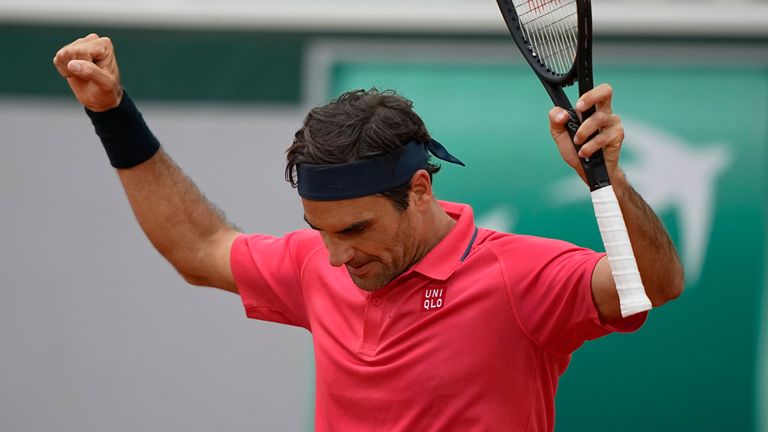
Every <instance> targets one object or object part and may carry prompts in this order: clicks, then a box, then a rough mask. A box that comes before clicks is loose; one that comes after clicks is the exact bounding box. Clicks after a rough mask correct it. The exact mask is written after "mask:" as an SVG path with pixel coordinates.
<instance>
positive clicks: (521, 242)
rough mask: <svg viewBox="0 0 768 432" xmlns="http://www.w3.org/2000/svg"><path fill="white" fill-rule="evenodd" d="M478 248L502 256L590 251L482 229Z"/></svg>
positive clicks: (572, 245)
mask: <svg viewBox="0 0 768 432" xmlns="http://www.w3.org/2000/svg"><path fill="white" fill-rule="evenodd" d="M477 237H478V239H477V241H478V246H481V247H484V248H487V249H489V250H491V251H493V252H494V253H497V254H502V255H510V254H512V255H514V254H520V253H524V254H540V253H543V254H552V253H555V254H556V253H561V252H564V251H570V250H589V249H585V248H582V247H580V246H577V245H574V244H573V243H569V242H567V241H563V240H557V239H551V238H546V237H537V236H532V235H523V234H509V233H504V232H499V231H493V230H489V229H484V228H480V229H479V230H478V235H477Z"/></svg>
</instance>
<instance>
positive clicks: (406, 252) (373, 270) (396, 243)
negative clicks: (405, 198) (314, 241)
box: [302, 196, 419, 291]
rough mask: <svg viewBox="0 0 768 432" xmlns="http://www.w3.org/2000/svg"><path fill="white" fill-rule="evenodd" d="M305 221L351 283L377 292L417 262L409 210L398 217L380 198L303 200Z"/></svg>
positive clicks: (392, 208) (412, 223) (416, 245)
mask: <svg viewBox="0 0 768 432" xmlns="http://www.w3.org/2000/svg"><path fill="white" fill-rule="evenodd" d="M302 204H303V206H304V219H305V220H306V221H307V223H308V224H309V226H310V227H311V228H313V229H315V230H317V231H319V232H320V235H321V236H322V238H323V242H325V247H326V248H327V249H328V254H329V257H330V263H331V265H333V266H335V267H340V266H345V267H346V269H347V271H348V272H349V276H350V277H351V278H352V281H353V282H354V283H355V285H357V286H358V287H360V288H362V289H364V290H366V291H375V290H377V289H379V288H381V287H382V286H384V285H386V284H387V283H388V282H390V281H391V280H392V279H394V278H395V277H397V276H398V275H400V274H401V273H403V272H404V271H405V270H406V269H407V268H408V267H410V266H411V265H412V264H413V263H414V262H415V261H416V259H417V257H418V250H419V248H418V244H419V241H418V238H419V236H418V233H417V232H414V220H413V217H414V214H413V212H412V211H411V209H412V207H409V208H408V210H406V211H405V212H400V211H398V210H397V209H396V208H395V207H394V205H393V204H392V202H391V201H389V200H388V199H387V198H384V197H381V196H366V197H362V198H355V199H349V200H340V201H312V200H306V199H302Z"/></svg>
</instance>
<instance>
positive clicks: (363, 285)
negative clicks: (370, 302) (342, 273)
mask: <svg viewBox="0 0 768 432" xmlns="http://www.w3.org/2000/svg"><path fill="white" fill-rule="evenodd" d="M350 277H351V278H352V282H354V283H355V285H357V287H358V288H360V289H361V290H363V291H376V290H378V289H381V288H382V287H383V286H384V285H386V284H387V283H388V282H389V281H385V282H383V283H382V282H381V281H379V280H378V279H377V278H359V277H355V276H350Z"/></svg>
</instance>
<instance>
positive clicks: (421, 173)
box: [410, 169, 433, 205]
mask: <svg viewBox="0 0 768 432" xmlns="http://www.w3.org/2000/svg"><path fill="white" fill-rule="evenodd" d="M432 198H433V195H432V180H430V178H429V173H428V172H427V171H426V170H423V169H421V170H418V171H416V172H415V173H414V174H413V177H411V190H410V199H411V204H414V205H424V204H426V203H429V202H431V200H432Z"/></svg>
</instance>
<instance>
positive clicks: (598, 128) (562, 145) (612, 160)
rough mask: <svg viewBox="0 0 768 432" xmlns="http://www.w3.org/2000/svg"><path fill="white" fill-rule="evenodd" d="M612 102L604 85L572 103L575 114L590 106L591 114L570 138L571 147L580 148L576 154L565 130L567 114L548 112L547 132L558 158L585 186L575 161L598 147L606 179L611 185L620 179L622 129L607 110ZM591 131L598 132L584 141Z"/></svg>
mask: <svg viewBox="0 0 768 432" xmlns="http://www.w3.org/2000/svg"><path fill="white" fill-rule="evenodd" d="M612 99H613V89H612V88H611V86H609V85H608V84H601V85H599V86H597V87H595V88H594V89H592V90H590V91H588V92H586V93H584V94H583V95H582V96H581V97H580V98H579V101H578V102H577V104H576V110H577V112H579V113H581V112H584V111H586V110H588V109H589V108H590V107H593V106H594V108H595V113H594V114H592V116H590V117H589V118H588V119H587V120H586V121H585V122H584V123H583V124H582V125H581V127H579V130H578V132H576V136H575V137H574V141H575V144H576V145H577V146H581V147H580V148H579V151H578V154H577V152H576V149H575V148H574V143H573V142H572V141H571V137H570V136H569V135H568V129H567V128H566V124H567V123H568V113H567V111H565V110H564V109H562V108H559V107H555V108H552V110H550V112H549V131H550V133H551V134H552V138H553V139H554V140H555V143H556V144H557V148H558V150H559V151H560V156H561V157H562V158H563V160H564V161H565V162H566V163H567V164H568V165H570V166H571V167H572V168H573V169H574V170H576V172H577V173H578V174H579V176H581V178H582V180H584V182H585V183H587V180H586V176H585V175H584V168H583V166H582V164H581V163H580V162H579V157H590V156H591V155H592V154H593V153H595V152H596V151H597V150H599V149H600V148H602V149H603V156H604V158H605V165H606V168H607V169H608V177H609V178H610V179H611V183H613V182H614V181H616V180H619V179H620V178H621V177H622V172H621V170H620V169H619V153H620V151H621V144H622V142H623V141H624V127H623V126H622V124H621V119H620V118H619V116H617V115H615V114H613V110H612V108H611V101H612ZM595 132H599V133H598V134H597V135H595V136H594V137H593V138H592V139H591V140H589V141H587V142H585V141H586V140H587V139H588V138H589V137H591V136H592V135H593V134H595Z"/></svg>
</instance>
